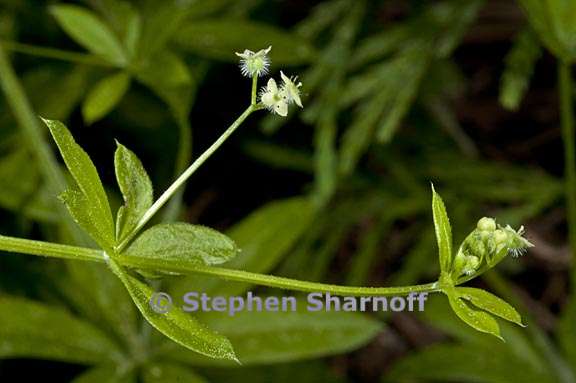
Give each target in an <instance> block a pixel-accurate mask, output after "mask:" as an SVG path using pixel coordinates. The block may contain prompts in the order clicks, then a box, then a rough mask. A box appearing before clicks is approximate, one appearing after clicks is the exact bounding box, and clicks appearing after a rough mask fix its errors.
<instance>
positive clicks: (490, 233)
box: [451, 217, 533, 278]
mask: <svg viewBox="0 0 576 383" xmlns="http://www.w3.org/2000/svg"><path fill="white" fill-rule="evenodd" d="M522 234H524V228H523V227H521V228H520V229H518V231H516V230H514V229H512V228H511V227H510V226H506V227H502V226H500V225H497V224H496V222H495V221H494V219H492V218H488V217H484V218H482V219H480V220H479V221H478V224H477V227H476V229H475V230H474V231H472V233H470V234H469V235H468V237H466V239H465V240H464V242H462V245H461V246H460V249H459V250H458V254H457V255H456V257H455V258H454V262H453V264H452V271H451V274H452V276H453V277H455V278H458V277H460V276H461V275H462V274H466V275H471V274H474V273H475V272H476V271H477V270H478V269H479V268H480V267H482V264H483V263H484V262H486V265H487V266H488V267H493V266H494V265H496V264H497V263H499V262H500V261H502V259H504V258H505V257H506V256H507V255H508V254H510V255H512V256H514V257H517V256H519V255H522V254H524V253H525V252H526V250H527V249H528V248H530V247H532V246H533V245H532V244H531V243H530V242H529V241H528V240H526V238H524V237H523V236H522Z"/></svg>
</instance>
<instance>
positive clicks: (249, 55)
mask: <svg viewBox="0 0 576 383" xmlns="http://www.w3.org/2000/svg"><path fill="white" fill-rule="evenodd" d="M271 49H272V46H269V47H268V48H266V49H261V50H259V51H258V52H252V51H251V50H248V49H246V50H244V52H242V53H238V52H236V56H238V57H240V70H241V71H242V75H244V76H246V77H254V76H257V77H260V76H264V75H265V74H267V73H268V67H269V66H270V58H269V57H268V53H270V50H271Z"/></svg>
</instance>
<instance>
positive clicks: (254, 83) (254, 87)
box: [250, 76, 258, 105]
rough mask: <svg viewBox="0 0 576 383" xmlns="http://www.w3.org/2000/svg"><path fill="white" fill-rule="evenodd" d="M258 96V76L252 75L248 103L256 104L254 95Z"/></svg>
mask: <svg viewBox="0 0 576 383" xmlns="http://www.w3.org/2000/svg"><path fill="white" fill-rule="evenodd" d="M257 96H258V76H254V77H252V96H251V98H250V105H256V97H257Z"/></svg>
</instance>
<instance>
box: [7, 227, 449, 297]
mask: <svg viewBox="0 0 576 383" xmlns="http://www.w3.org/2000/svg"><path fill="white" fill-rule="evenodd" d="M0 250H2V251H8V252H15V253H23V254H31V255H40V256H44V257H54V258H64V259H75V260H80V261H91V262H105V261H106V255H105V253H104V252H103V251H101V250H95V249H89V248H84V247H76V246H67V245H60V244H56V243H49V242H41V241H33V240H30V239H22V238H14V237H7V236H0ZM115 259H116V260H117V262H119V263H120V264H122V265H124V266H127V267H131V268H139V269H148V270H156V271H165V272H177V273H185V274H201V275H211V276H214V277H218V278H222V279H226V280H231V281H237V282H246V283H251V284H256V285H261V286H269V287H277V288H281V289H287V290H295V291H305V292H328V293H332V294H336V295H348V296H384V295H405V294H410V293H417V292H435V291H439V285H438V283H436V282H435V283H428V284H423V285H413V286H400V287H355V286H340V285H331V284H326V283H315V282H307V281H300V280H296V279H290V278H283V277H277V276H273V275H265V274H257V273H250V272H247V271H242V270H233V269H226V268H222V267H212V266H198V265H182V264H181V263H180V262H178V261H170V260H166V259H152V258H142V257H135V256H129V255H116V256H115Z"/></svg>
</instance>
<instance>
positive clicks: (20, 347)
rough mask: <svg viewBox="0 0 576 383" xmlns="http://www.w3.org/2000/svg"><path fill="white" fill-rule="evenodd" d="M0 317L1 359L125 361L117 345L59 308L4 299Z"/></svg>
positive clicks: (87, 324) (14, 298) (0, 299)
mask: <svg viewBox="0 0 576 383" xmlns="http://www.w3.org/2000/svg"><path fill="white" fill-rule="evenodd" d="M0 313H2V315H0V359H1V358H38V359H51V360H61V361H67V362H71V363H88V364H96V363H102V362H108V363H110V362H114V361H117V360H119V359H120V358H122V356H121V351H120V350H119V348H118V347H117V345H116V344H115V343H114V342H113V341H112V340H110V339H109V338H108V337H107V336H106V335H105V334H104V333H102V332H101V331H100V330H99V329H97V328H96V327H94V326H92V325H91V324H90V323H87V322H83V321H81V320H79V319H77V318H75V317H74V316H72V315H71V314H69V313H68V312H66V311H64V310H62V309H60V308H55V307H50V306H47V305H44V304H41V303H37V302H33V301H30V300H26V299H22V298H16V297H7V296H2V297H0Z"/></svg>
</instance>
